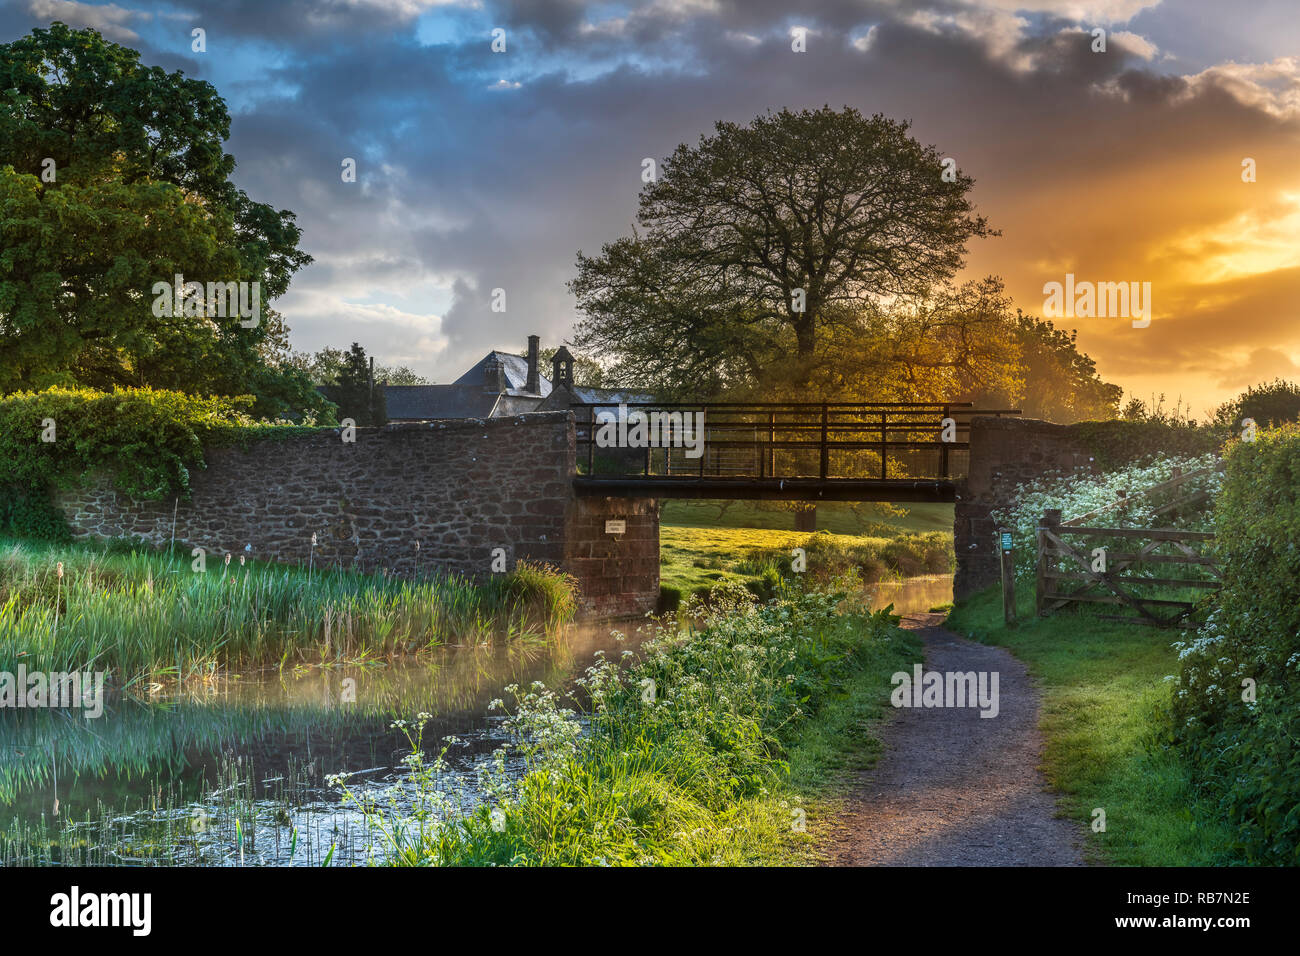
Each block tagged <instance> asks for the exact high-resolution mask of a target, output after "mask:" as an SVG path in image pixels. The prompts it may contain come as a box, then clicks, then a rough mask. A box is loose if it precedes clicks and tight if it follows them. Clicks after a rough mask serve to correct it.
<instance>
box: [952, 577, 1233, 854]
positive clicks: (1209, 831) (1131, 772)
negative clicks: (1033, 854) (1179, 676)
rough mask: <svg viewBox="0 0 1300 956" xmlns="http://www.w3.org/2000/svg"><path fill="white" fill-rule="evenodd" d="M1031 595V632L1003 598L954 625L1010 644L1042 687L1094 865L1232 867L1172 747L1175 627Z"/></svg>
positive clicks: (1054, 746) (1058, 763)
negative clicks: (1007, 621)
mask: <svg viewBox="0 0 1300 956" xmlns="http://www.w3.org/2000/svg"><path fill="white" fill-rule="evenodd" d="M1025 590H1026V589H1023V588H1022V593H1021V595H1020V601H1019V605H1018V608H1017V610H1018V614H1019V618H1020V624H1019V625H1018V626H1017V627H1014V628H1007V627H1006V626H1005V625H1004V623H1003V615H1002V598H1001V594H1000V592H999V591H997V590H996V589H993V590H990V591H985V592H983V593H981V594H979V595H976V596H975V597H973V598H971V599H970V600H967V601H963V602H960V603H959V604H958V605H957V606H956V608H955V609H954V610H953V611H952V613H951V615H950V616H949V618H948V620H947V623H946V626H947V627H948V628H949V629H950V630H952V631H955V632H956V633H958V634H962V635H965V636H968V637H972V638H974V639H976V640H979V641H982V642H984V643H989V644H997V645H1001V646H1003V647H1006V648H1007V649H1008V650H1010V651H1011V652H1012V653H1013V654H1015V655H1016V656H1017V657H1018V658H1020V659H1021V660H1023V661H1024V662H1025V663H1026V664H1027V665H1028V666H1029V669H1030V672H1031V673H1032V674H1033V676H1034V677H1035V678H1036V679H1037V680H1038V681H1039V682H1040V684H1041V687H1042V689H1043V718H1042V728H1043V731H1044V733H1045V734H1046V737H1047V749H1046V756H1045V766H1044V769H1045V771H1046V773H1047V776H1048V779H1049V780H1050V781H1051V782H1052V785H1053V786H1054V787H1055V788H1056V789H1057V790H1058V791H1060V793H1061V794H1063V800H1062V804H1063V808H1064V810H1065V811H1066V812H1067V813H1068V815H1069V816H1070V817H1071V818H1072V819H1076V820H1079V821H1081V822H1083V823H1084V824H1085V825H1089V826H1091V824H1092V823H1093V821H1094V810H1095V809H1097V808H1100V809H1102V810H1104V811H1105V823H1106V829H1105V832H1101V833H1098V832H1093V831H1091V830H1090V831H1089V832H1090V835H1091V841H1092V842H1091V844H1090V854H1091V857H1092V861H1093V862H1100V863H1112V864H1118V865H1134V866H1205V865H1214V864H1223V863H1231V862H1234V861H1233V860H1231V859H1227V858H1225V854H1226V853H1227V852H1228V851H1227V848H1228V847H1230V846H1232V843H1233V835H1232V833H1231V832H1230V831H1229V828H1228V827H1227V826H1226V824H1224V823H1223V822H1220V821H1218V820H1216V819H1214V818H1213V817H1212V815H1211V814H1210V813H1209V812H1208V811H1207V810H1206V808H1205V807H1204V806H1203V805H1201V804H1199V803H1198V801H1197V798H1196V792H1195V789H1194V785H1193V776H1192V769H1191V766H1190V764H1189V763H1188V761H1187V759H1186V757H1185V756H1184V755H1182V754H1181V753H1180V752H1179V751H1178V750H1177V749H1175V748H1174V747H1173V746H1172V744H1171V741H1172V723H1171V719H1170V716H1169V706H1170V702H1171V684H1170V682H1169V681H1166V679H1165V678H1166V676H1168V675H1171V674H1175V673H1177V671H1178V660H1177V652H1176V651H1175V650H1174V649H1173V648H1172V647H1171V645H1172V644H1173V642H1174V641H1176V640H1178V639H1179V632H1178V631H1175V630H1161V629H1158V628H1152V627H1147V626H1144V625H1138V624H1128V623H1123V622H1117V621H1105V620H1101V619H1099V618H1097V617H1096V616H1095V615H1093V614H1091V613H1089V612H1087V611H1065V612H1059V613H1057V614H1054V615H1051V616H1050V617H1045V618H1036V617H1034V608H1033V593H1032V589H1029V590H1028V593H1025Z"/></svg>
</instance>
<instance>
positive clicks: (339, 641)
mask: <svg viewBox="0 0 1300 956" xmlns="http://www.w3.org/2000/svg"><path fill="white" fill-rule="evenodd" d="M60 566H61V567H62V573H63V577H62V578H60V577H59V568H60ZM575 608H576V596H575V593H574V583H573V580H572V579H571V578H570V577H569V576H567V575H565V574H562V573H560V572H558V571H555V570H553V569H550V568H546V567H542V566H536V565H529V564H526V563H524V562H520V565H519V567H518V568H517V569H516V570H515V571H513V572H510V573H508V574H503V575H500V576H496V577H493V578H490V579H487V580H485V581H483V582H473V581H470V580H468V579H465V578H462V577H457V576H448V577H439V578H432V579H428V580H421V581H403V580H399V579H395V578H388V577H385V576H382V575H370V574H359V573H352V572H342V571H322V570H320V569H316V570H315V571H314V572H313V573H311V574H308V572H307V571H306V569H300V568H296V567H286V566H282V565H269V564H261V563H256V562H249V563H247V564H244V565H240V564H235V563H228V564H223V565H216V566H212V567H209V568H208V569H207V570H206V571H204V572H196V571H194V570H193V569H192V567H191V564H190V561H189V559H188V557H184V558H182V557H177V556H174V555H169V554H164V553H158V552H153V551H149V550H146V549H144V548H140V549H133V550H125V549H121V550H114V549H113V548H106V547H86V546H58V545H45V544H37V543H31V542H22V541H16V540H3V541H0V669H4V670H10V671H12V670H13V669H14V667H15V666H16V665H18V664H20V663H21V664H24V665H25V666H26V667H27V669H28V671H29V672H30V671H35V670H40V671H72V670H104V671H112V672H114V674H115V679H116V681H117V682H119V683H120V684H121V685H123V686H126V685H130V684H132V683H134V682H137V681H142V680H150V681H161V680H166V679H168V678H170V679H176V680H186V679H192V678H195V677H201V676H203V675H205V674H212V673H215V672H216V671H218V670H219V669H222V668H226V667H232V666H241V667H247V666H267V665H276V664H286V663H300V662H312V661H315V662H320V663H331V662H342V661H350V662H356V661H363V660H367V659H371V658H385V657H391V656H394V655H398V654H403V653H410V652H418V651H420V650H421V649H423V648H426V647H430V646H434V645H438V644H442V643H452V642H458V641H472V642H475V643H479V642H484V641H488V640H492V639H493V638H496V637H499V636H502V635H516V634H520V633H523V632H527V631H532V632H536V631H546V630H549V629H553V628H555V627H556V626H558V625H559V624H561V623H563V622H564V621H566V620H568V619H570V618H571V617H572V616H573V613H574V610H575Z"/></svg>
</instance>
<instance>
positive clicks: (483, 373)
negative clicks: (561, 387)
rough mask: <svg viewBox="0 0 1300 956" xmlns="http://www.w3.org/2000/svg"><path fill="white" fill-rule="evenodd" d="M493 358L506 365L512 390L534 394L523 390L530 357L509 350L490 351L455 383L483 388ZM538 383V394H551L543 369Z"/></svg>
mask: <svg viewBox="0 0 1300 956" xmlns="http://www.w3.org/2000/svg"><path fill="white" fill-rule="evenodd" d="M492 358H496V360H497V361H498V362H500V363H501V364H502V365H503V366H505V370H506V383H507V384H508V385H509V386H510V388H511V389H512V390H514V389H518V390H520V392H522V393H523V394H526V395H531V394H533V393H532V392H523V388H524V386H526V385H527V384H528V359H526V358H524V357H523V356H522V355H511V354H510V353H509V352H495V351H493V352H489V353H488V354H487V355H485V356H483V357H482V358H481V359H479V360H478V362H476V363H475V364H474V366H473V368H471V369H470V370H469V371H468V372H466V373H465V374H464V375H462V376H461V377H460V378H458V379H456V382H455V384H456V385H473V386H476V387H478V388H482V387H483V383H484V382H485V381H487V363H488V361H489V360H491V359H492ZM537 383H538V386H539V387H540V389H541V391H540V392H538V393H537V394H539V395H541V397H542V398H545V397H546V396H547V395H550V394H551V380H550V379H549V378H547V377H546V376H545V375H543V374H542V373H541V369H538V371H537ZM389 415H392V412H389Z"/></svg>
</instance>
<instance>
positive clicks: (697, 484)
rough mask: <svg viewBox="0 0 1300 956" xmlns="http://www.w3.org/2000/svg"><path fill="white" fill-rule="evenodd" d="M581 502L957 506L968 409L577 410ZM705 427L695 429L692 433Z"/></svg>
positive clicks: (670, 406)
mask: <svg viewBox="0 0 1300 956" xmlns="http://www.w3.org/2000/svg"><path fill="white" fill-rule="evenodd" d="M574 411H575V415H576V417H577V419H578V421H577V438H578V473H577V474H576V475H575V476H574V487H575V490H576V491H577V493H578V494H580V495H605V496H637V497H641V496H644V497H657V498H746V499H765V500H793V501H915V502H919V501H938V502H950V501H954V500H956V483H957V480H958V479H960V477H961V476H962V475H964V474H965V471H966V465H967V461H968V459H969V450H970V443H969V434H970V421H971V419H972V418H974V417H975V416H977V415H993V416H1001V415H1017V414H1019V412H1018V411H1014V410H1010V409H994V410H988V411H983V410H977V409H975V408H973V407H972V406H971V405H970V403H966V402H948V403H916V402H876V403H849V402H827V403H797V404H790V403H765V402H760V403H739V402H722V403H705V404H694V403H654V402H628V403H622V404H617V405H615V404H612V403H611V404H607V405H580V406H576V407H575V409H574ZM701 425H702V427H701Z"/></svg>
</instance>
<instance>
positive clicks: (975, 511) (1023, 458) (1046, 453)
mask: <svg viewBox="0 0 1300 956" xmlns="http://www.w3.org/2000/svg"><path fill="white" fill-rule="evenodd" d="M1092 465H1093V460H1092V457H1091V455H1090V454H1089V452H1088V449H1087V447H1086V445H1085V444H1084V442H1083V441H1082V439H1081V437H1080V435H1079V432H1078V429H1077V428H1075V427H1074V426H1072V425H1056V424H1053V423H1051V422H1043V421H1037V420H1035V419H1017V418H991V417H983V418H975V419H972V420H971V430H970V467H969V469H968V473H967V477H966V479H965V481H963V482H962V483H961V484H960V485H959V487H958V489H957V505H956V508H955V511H954V516H953V539H954V540H953V547H954V550H955V551H956V553H957V574H956V577H955V579H954V580H953V596H954V597H955V598H957V599H959V600H960V599H961V598H965V597H969V596H970V595H971V594H974V593H975V592H977V591H981V590H983V589H984V588H986V587H988V586H989V585H991V584H996V583H997V582H998V581H999V580H1000V579H1001V572H1000V564H999V558H998V546H997V539H996V534H997V528H996V524H995V522H994V521H993V519H992V518H991V517H990V514H991V513H992V512H993V511H994V510H996V509H998V508H1002V507H1005V506H1006V505H1008V504H1010V502H1011V495H1012V492H1013V491H1014V490H1015V488H1016V486H1017V485H1019V484H1022V483H1024V482H1027V481H1032V480H1034V479H1035V478H1038V477H1041V476H1042V475H1043V474H1044V473H1045V472H1048V471H1073V470H1074V469H1076V468H1081V467H1082V468H1091V467H1092Z"/></svg>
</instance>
